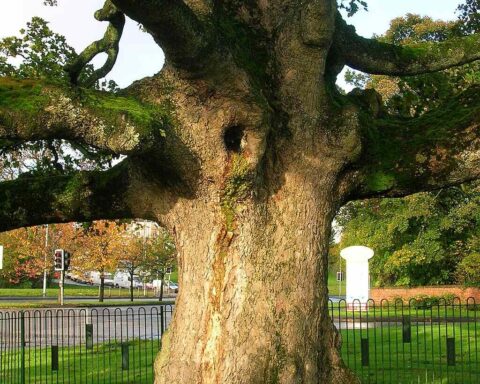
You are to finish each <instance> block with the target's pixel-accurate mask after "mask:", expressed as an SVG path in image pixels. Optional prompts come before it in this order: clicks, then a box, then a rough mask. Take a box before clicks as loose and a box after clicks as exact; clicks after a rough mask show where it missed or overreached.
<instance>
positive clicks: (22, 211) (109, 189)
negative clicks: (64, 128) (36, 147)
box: [0, 162, 133, 231]
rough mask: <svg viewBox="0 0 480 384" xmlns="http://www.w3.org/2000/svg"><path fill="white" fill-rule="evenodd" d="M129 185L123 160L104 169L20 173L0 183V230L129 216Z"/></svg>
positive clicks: (126, 168) (130, 213)
mask: <svg viewBox="0 0 480 384" xmlns="http://www.w3.org/2000/svg"><path fill="white" fill-rule="evenodd" d="M128 186H129V172H128V165H127V164H125V162H124V163H120V164H119V165H117V166H115V167H113V168H111V169H110V170H108V171H104V172H78V173H76V174H73V175H66V176H52V177H20V178H18V179H16V180H14V181H6V182H3V183H0V231H6V230H11V229H15V228H20V227H25V226H32V225H39V224H48V223H64V222H70V221H92V220H97V219H120V218H131V217H132V216H133V214H132V212H131V209H130V207H129V205H128V203H127V197H126V195H127V190H128Z"/></svg>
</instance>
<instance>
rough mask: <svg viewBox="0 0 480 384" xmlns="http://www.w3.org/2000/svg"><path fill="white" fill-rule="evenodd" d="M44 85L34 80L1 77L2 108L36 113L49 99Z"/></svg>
mask: <svg viewBox="0 0 480 384" xmlns="http://www.w3.org/2000/svg"><path fill="white" fill-rule="evenodd" d="M42 89H43V85H42V84H41V83H40V82H37V81H33V80H22V81H20V80H14V79H11V78H8V77H3V78H0V108H5V109H8V110H9V111H14V112H22V113H35V112H36V111H38V109H40V108H41V107H42V106H44V105H46V104H47V103H48V101H49V98H48V96H47V95H45V94H44V93H43V92H42Z"/></svg>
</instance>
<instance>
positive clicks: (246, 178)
mask: <svg viewBox="0 0 480 384" xmlns="http://www.w3.org/2000/svg"><path fill="white" fill-rule="evenodd" d="M252 183H253V175H252V172H251V170H250V166H249V164H248V161H247V160H246V159H245V158H244V157H243V156H242V155H240V154H237V153H234V154H233V155H232V159H231V169H230V173H229V175H228V177H227V180H226V182H225V186H224V189H223V195H222V202H221V206H222V211H223V214H224V216H225V223H226V227H227V230H228V231H232V230H233V229H234V226H235V217H236V211H235V207H236V205H237V204H238V203H239V202H240V201H241V200H242V199H245V198H246V197H247V195H248V192H249V191H250V190H251V187H252Z"/></svg>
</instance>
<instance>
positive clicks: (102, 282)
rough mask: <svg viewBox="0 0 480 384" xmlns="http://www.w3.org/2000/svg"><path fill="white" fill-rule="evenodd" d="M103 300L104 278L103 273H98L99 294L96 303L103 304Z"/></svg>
mask: <svg viewBox="0 0 480 384" xmlns="http://www.w3.org/2000/svg"><path fill="white" fill-rule="evenodd" d="M104 299H105V276H104V275H103V272H101V273H100V294H99V295H98V301H99V302H100V303H103V300H104Z"/></svg>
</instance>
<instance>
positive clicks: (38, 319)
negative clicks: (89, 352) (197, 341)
mask: <svg viewBox="0 0 480 384" xmlns="http://www.w3.org/2000/svg"><path fill="white" fill-rule="evenodd" d="M173 309H174V305H165V306H156V305H152V306H150V305H149V306H146V307H141V306H133V307H122V308H105V307H98V308H88V309H85V308H63V309H36V310H30V311H25V312H24V313H25V315H24V320H23V321H24V330H25V331H24V333H25V346H26V347H30V348H33V347H35V348H43V347H48V346H51V345H58V346H59V347H62V346H65V347H67V346H74V345H76V346H83V347H85V346H86V345H87V343H89V342H91V343H93V344H96V343H102V342H105V341H112V340H115V341H117V342H126V341H129V340H133V339H142V340H155V339H159V338H160V336H161V333H162V332H161V330H162V329H164V330H165V329H166V328H167V327H168V325H169V324H170V321H171V319H172V314H173ZM21 323H22V319H21V315H20V312H19V311H8V312H6V311H0V349H2V348H3V349H10V348H18V347H19V346H20V344H21V328H22V327H21ZM89 335H91V337H89Z"/></svg>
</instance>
